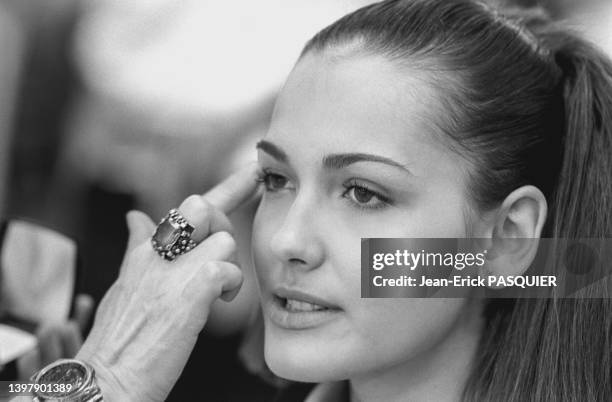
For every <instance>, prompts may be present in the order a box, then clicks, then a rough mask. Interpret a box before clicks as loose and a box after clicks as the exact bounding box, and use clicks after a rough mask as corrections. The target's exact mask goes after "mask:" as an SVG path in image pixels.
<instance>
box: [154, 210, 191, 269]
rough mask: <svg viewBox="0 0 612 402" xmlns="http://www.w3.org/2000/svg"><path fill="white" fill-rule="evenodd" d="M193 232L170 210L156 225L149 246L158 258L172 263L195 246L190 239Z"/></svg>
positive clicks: (179, 215) (182, 218) (188, 225)
mask: <svg viewBox="0 0 612 402" xmlns="http://www.w3.org/2000/svg"><path fill="white" fill-rule="evenodd" d="M194 230H195V228H194V227H193V226H192V225H191V224H189V222H188V221H187V219H185V218H184V217H183V215H181V213H180V212H179V211H178V210H177V209H171V210H170V212H168V215H166V216H165V217H164V218H162V220H161V221H160V222H159V225H157V229H155V233H153V236H152V237H151V245H152V246H153V249H154V250H155V252H156V253H157V254H159V256H160V257H162V258H163V259H165V260H167V261H174V260H175V259H176V258H177V257H178V256H180V255H181V254H185V253H187V252H189V251H191V250H192V249H193V248H194V247H195V246H196V245H197V243H196V242H195V241H194V240H193V239H192V238H191V235H192V234H193V231H194Z"/></svg>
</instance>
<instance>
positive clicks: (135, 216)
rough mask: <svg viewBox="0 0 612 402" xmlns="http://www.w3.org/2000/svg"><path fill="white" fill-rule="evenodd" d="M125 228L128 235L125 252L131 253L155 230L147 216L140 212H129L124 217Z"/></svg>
mask: <svg viewBox="0 0 612 402" xmlns="http://www.w3.org/2000/svg"><path fill="white" fill-rule="evenodd" d="M125 219H126V222H127V227H128V231H129V232H130V234H129V239H128V245H127V251H131V250H132V249H134V248H135V247H136V246H138V245H139V244H142V243H144V242H145V241H147V240H148V239H149V238H150V237H151V235H153V231H154V230H155V224H154V223H153V221H152V220H151V218H149V217H148V216H147V214H145V213H143V212H140V211H130V212H128V213H127V215H126V217H125Z"/></svg>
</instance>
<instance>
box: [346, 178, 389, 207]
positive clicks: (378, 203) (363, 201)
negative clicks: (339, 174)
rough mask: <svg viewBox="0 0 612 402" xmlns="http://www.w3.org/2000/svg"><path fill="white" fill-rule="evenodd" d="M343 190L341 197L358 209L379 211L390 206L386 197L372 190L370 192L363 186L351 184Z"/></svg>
mask: <svg viewBox="0 0 612 402" xmlns="http://www.w3.org/2000/svg"><path fill="white" fill-rule="evenodd" d="M345 188H346V190H345V192H344V194H343V196H344V197H345V198H348V199H349V200H351V201H352V202H353V203H355V204H356V205H357V206H358V207H360V208H367V209H379V208H384V207H386V206H387V205H389V204H390V200H389V199H388V198H387V197H385V196H383V195H381V194H379V193H377V192H376V191H374V190H370V189H369V188H368V187H366V186H364V185H361V184H357V183H351V184H349V185H348V186H346V187H345Z"/></svg>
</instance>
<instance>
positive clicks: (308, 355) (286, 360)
mask: <svg viewBox="0 0 612 402" xmlns="http://www.w3.org/2000/svg"><path fill="white" fill-rule="evenodd" d="M284 346H286V347H284ZM265 359H266V363H267V365H268V367H269V368H270V370H271V371H272V372H273V373H274V374H275V375H277V376H279V377H281V378H285V379H287V380H292V381H299V382H316V383H319V382H329V381H339V380H343V379H346V378H348V376H349V375H348V373H345V370H344V369H343V367H341V364H340V363H341V361H340V360H339V359H338V356H337V355H335V354H334V353H332V352H331V351H328V350H322V349H321V348H318V350H313V348H312V347H308V346H306V347H298V345H295V344H293V345H282V342H281V344H279V343H276V344H274V345H272V344H271V343H269V342H268V341H267V340H266V345H265ZM343 374H345V375H343Z"/></svg>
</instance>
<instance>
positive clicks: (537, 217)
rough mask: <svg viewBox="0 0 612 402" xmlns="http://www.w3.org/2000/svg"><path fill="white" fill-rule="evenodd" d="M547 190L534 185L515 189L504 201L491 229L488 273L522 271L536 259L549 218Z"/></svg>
mask: <svg viewBox="0 0 612 402" xmlns="http://www.w3.org/2000/svg"><path fill="white" fill-rule="evenodd" d="M547 213H548V206H547V202H546V198H545V197H544V194H542V192H541V191H540V190H539V189H538V188H537V187H534V186H523V187H520V188H518V189H516V190H514V191H513V192H512V193H510V195H508V196H507V197H506V199H505V200H504V201H503V202H502V204H501V205H500V207H499V208H498V210H497V213H496V214H495V218H494V222H493V223H492V227H491V230H490V233H491V241H490V244H489V246H490V247H489V248H488V252H487V263H486V265H485V266H486V267H487V271H488V272H487V274H489V275H499V276H508V275H522V274H523V273H524V272H525V271H527V269H528V268H529V266H530V265H531V263H532V262H533V260H534V258H535V256H536V254H537V250H538V244H539V239H540V236H541V235H542V230H543V228H544V223H545V221H546V215H547Z"/></svg>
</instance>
